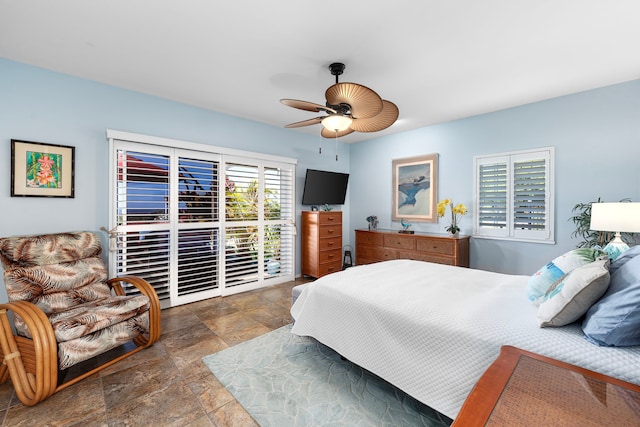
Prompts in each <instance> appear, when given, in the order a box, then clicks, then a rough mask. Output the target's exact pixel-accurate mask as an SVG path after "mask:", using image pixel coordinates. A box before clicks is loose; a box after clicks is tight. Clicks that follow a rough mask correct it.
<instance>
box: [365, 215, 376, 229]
mask: <svg viewBox="0 0 640 427" xmlns="http://www.w3.org/2000/svg"><path fill="white" fill-rule="evenodd" d="M367 222H368V223H369V230H376V229H377V228H378V217H377V216H375V215H369V216H368V217H367Z"/></svg>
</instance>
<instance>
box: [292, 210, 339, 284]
mask: <svg viewBox="0 0 640 427" xmlns="http://www.w3.org/2000/svg"><path fill="white" fill-rule="evenodd" d="M340 270H342V212H341V211H302V274H303V275H305V276H311V277H315V278H318V277H322V276H325V275H327V274H329V273H335V272H336V271H340Z"/></svg>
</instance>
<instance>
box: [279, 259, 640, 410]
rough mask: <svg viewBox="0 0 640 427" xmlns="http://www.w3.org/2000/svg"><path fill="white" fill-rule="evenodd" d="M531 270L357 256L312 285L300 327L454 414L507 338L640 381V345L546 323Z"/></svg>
mask: <svg viewBox="0 0 640 427" xmlns="http://www.w3.org/2000/svg"><path fill="white" fill-rule="evenodd" d="M527 278H528V276H515V275H506V274H499V273H491V272H487V271H482V270H472V269H468V268H461V267H451V266H446V265H440V264H432V263H426V262H420V261H410V260H394V261H386V262H381V263H376V264H370V265H363V266H356V267H352V268H349V269H347V270H345V271H342V272H339V273H334V274H331V275H328V276H324V277H322V278H320V279H318V280H316V281H315V282H313V283H310V284H309V285H308V286H306V287H305V289H304V291H303V292H302V294H301V295H300V297H299V298H298V299H297V301H296V302H295V304H294V305H293V306H292V308H291V314H292V316H293V318H294V319H295V323H294V326H293V329H292V332H293V333H295V334H298V335H305V336H312V337H314V338H315V339H317V340H318V341H320V342H322V343H323V344H325V345H327V346H329V347H331V348H333V349H334V350H336V351H337V352H338V353H340V354H341V355H342V356H344V357H346V358H347V359H349V360H351V361H352V362H354V363H357V364H358V365H360V366H362V367H363V368H365V369H368V370H370V371H371V372H373V373H375V374H376V375H378V376H380V377H381V378H384V379H385V380H387V381H389V382H390V383H392V384H394V385H395V386H397V387H398V388H400V389H402V390H404V391H405V392H407V393H408V394H410V395H411V396H413V397H415V398H416V399H418V400H419V401H421V402H423V403H425V404H426V405H428V406H430V407H432V408H434V409H436V410H437V411H439V412H441V413H443V414H445V415H447V416H449V417H451V418H455V416H456V415H457V413H458V411H459V410H460V407H461V406H462V404H463V402H464V400H465V399H466V397H467V395H468V394H469V392H470V391H471V389H472V388H473V385H474V384H475V383H476V381H477V380H478V378H479V377H480V376H481V375H482V373H483V372H484V371H485V370H486V369H487V368H488V367H489V365H490V364H491V363H492V362H493V361H494V360H495V358H496V357H497V356H498V353H499V351H500V346H502V345H513V346H516V347H519V348H522V349H525V350H529V351H532V352H535V353H538V354H542V355H545V356H549V357H552V358H555V359H559V360H563V361H566V362H568V363H572V364H574V365H578V366H582V367H585V368H587V369H591V370H594V371H598V372H601V373H603V374H606V375H610V376H613V377H618V378H621V379H623V380H626V381H631V382H633V383H636V384H640V347H628V348H611V347H598V346H596V345H594V344H591V343H589V342H588V341H586V340H585V339H584V338H583V334H582V331H581V329H580V327H579V325H578V324H573V325H569V326H565V327H562V328H545V329H541V328H539V327H538V325H537V322H536V307H534V306H533V305H532V304H531V302H529V300H528V299H527V296H526V290H525V288H526V283H527Z"/></svg>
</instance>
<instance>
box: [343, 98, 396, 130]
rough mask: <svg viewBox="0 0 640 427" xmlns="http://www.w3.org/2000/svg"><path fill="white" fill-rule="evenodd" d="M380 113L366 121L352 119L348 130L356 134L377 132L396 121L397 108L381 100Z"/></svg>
mask: <svg viewBox="0 0 640 427" xmlns="http://www.w3.org/2000/svg"><path fill="white" fill-rule="evenodd" d="M382 105H383V108H382V111H380V113H378V115H377V116H374V117H371V118H368V119H353V122H351V125H350V128H351V129H353V130H355V131H358V132H378V131H381V130H382V129H386V128H388V127H389V126H391V125H392V124H394V123H395V122H396V120H398V115H399V111H398V107H397V106H396V104H394V103H393V102H391V101H387V100H382Z"/></svg>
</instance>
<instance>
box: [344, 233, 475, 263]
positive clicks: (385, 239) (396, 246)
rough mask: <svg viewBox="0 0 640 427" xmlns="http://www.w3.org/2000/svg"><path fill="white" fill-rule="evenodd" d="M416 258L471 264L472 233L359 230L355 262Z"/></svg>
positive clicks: (436, 261) (437, 261)
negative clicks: (462, 234)
mask: <svg viewBox="0 0 640 427" xmlns="http://www.w3.org/2000/svg"><path fill="white" fill-rule="evenodd" d="M391 259H414V260H420V261H428V262H435V263H439V264H448V265H457V266H461V267H469V236H451V235H447V234H429V233H415V234H402V233H398V232H397V231H395V230H356V264H370V263H373V262H378V261H386V260H391Z"/></svg>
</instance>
